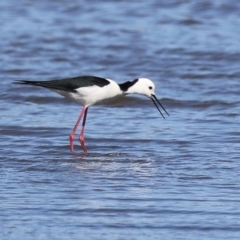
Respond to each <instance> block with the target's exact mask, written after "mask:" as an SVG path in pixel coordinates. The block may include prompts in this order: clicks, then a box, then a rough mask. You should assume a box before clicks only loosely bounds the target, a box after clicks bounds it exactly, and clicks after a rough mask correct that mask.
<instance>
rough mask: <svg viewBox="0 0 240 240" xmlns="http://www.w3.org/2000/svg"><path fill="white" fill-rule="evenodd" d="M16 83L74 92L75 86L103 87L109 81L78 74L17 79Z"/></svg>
mask: <svg viewBox="0 0 240 240" xmlns="http://www.w3.org/2000/svg"><path fill="white" fill-rule="evenodd" d="M16 83H20V84H29V85H35V86H40V87H45V88H50V89H56V90H62V91H68V92H76V89H77V88H81V87H91V86H94V85H97V86H99V87H104V86H106V85H108V84H110V82H109V81H108V80H107V79H105V78H100V77H94V76H78V77H73V78H64V79H59V80H50V81H25V80H23V81H17V82H16Z"/></svg>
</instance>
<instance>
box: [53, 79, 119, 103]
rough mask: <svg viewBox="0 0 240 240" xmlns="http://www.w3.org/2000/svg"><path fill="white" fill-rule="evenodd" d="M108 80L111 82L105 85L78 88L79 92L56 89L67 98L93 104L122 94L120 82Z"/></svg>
mask: <svg viewBox="0 0 240 240" xmlns="http://www.w3.org/2000/svg"><path fill="white" fill-rule="evenodd" d="M107 80H108V81H110V84H108V85H106V86H104V87H99V86H97V85H94V86H91V87H81V88H77V89H76V91H77V92H65V91H61V90H54V91H55V92H57V93H59V94H61V95H62V96H64V97H66V98H69V99H71V100H74V101H75V102H77V103H79V104H81V105H82V106H91V105H94V104H96V103H100V102H103V101H107V100H110V99H112V98H114V97H117V96H119V95H122V91H121V90H120V87H119V86H118V84H117V83H116V82H114V81H112V80H110V79H107Z"/></svg>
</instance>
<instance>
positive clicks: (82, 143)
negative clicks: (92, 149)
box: [79, 135, 87, 152]
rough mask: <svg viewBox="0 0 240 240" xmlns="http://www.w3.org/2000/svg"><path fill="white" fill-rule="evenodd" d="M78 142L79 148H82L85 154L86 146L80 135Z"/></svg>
mask: <svg viewBox="0 0 240 240" xmlns="http://www.w3.org/2000/svg"><path fill="white" fill-rule="evenodd" d="M79 142H80V144H81V147H82V149H83V151H84V152H87V148H86V146H85V141H84V137H83V136H82V135H80V137H79Z"/></svg>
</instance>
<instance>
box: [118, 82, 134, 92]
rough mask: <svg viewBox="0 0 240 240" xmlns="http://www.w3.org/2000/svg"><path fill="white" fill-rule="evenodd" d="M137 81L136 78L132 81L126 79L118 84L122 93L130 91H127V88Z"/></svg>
mask: <svg viewBox="0 0 240 240" xmlns="http://www.w3.org/2000/svg"><path fill="white" fill-rule="evenodd" d="M137 81H138V79H135V80H133V81H128V82H125V83H121V84H118V85H119V87H120V89H121V91H122V92H123V93H132V91H130V92H129V90H130V88H131V87H132V86H133V85H134V84H135V83H136V82H137Z"/></svg>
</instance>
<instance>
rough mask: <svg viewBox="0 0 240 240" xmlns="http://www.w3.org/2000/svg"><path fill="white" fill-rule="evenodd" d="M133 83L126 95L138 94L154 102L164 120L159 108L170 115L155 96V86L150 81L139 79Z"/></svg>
mask: <svg viewBox="0 0 240 240" xmlns="http://www.w3.org/2000/svg"><path fill="white" fill-rule="evenodd" d="M131 83H132V85H131V86H130V87H129V88H128V89H127V91H126V92H125V94H129V93H136V94H141V95H144V96H146V97H149V98H150V99H151V100H152V101H153V103H154V105H155V106H156V108H157V109H158V111H159V112H160V113H161V115H162V117H163V118H164V115H163V114H162V112H161V110H160V108H159V106H160V107H161V108H162V109H163V110H164V111H165V113H166V114H167V115H169V114H168V112H167V111H166V109H165V108H164V107H163V105H162V104H161V103H160V101H159V100H158V99H157V97H156V95H155V85H154V83H153V82H152V81H151V80H150V79H148V78H138V79H135V80H134V81H133V82H131Z"/></svg>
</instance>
